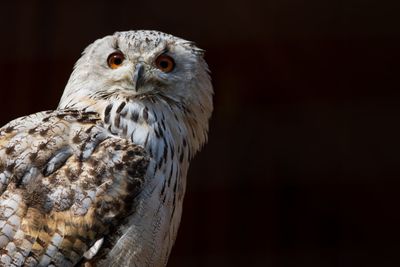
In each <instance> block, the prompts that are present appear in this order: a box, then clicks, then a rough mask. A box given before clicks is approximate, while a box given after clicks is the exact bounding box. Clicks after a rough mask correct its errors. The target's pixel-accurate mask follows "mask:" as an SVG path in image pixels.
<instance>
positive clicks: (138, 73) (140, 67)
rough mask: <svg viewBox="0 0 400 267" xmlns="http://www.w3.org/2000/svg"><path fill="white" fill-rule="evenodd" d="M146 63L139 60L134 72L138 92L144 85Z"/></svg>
mask: <svg viewBox="0 0 400 267" xmlns="http://www.w3.org/2000/svg"><path fill="white" fill-rule="evenodd" d="M144 68H145V66H144V63H142V62H139V63H137V64H136V66H135V71H134V72H133V77H132V80H133V88H134V89H135V91H136V92H138V90H139V88H140V87H141V86H142V85H143V82H144V79H143V74H144Z"/></svg>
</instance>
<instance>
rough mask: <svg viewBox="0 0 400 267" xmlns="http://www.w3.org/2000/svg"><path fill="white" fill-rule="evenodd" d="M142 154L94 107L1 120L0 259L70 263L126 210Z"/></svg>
mask: <svg viewBox="0 0 400 267" xmlns="http://www.w3.org/2000/svg"><path fill="white" fill-rule="evenodd" d="M148 161H149V159H148V157H147V156H146V153H145V151H144V150H143V148H142V147H140V146H137V145H134V144H132V143H131V142H130V141H128V140H126V139H121V138H119V137H115V136H112V135H111V134H110V133H109V132H107V130H105V128H103V127H102V122H101V120H100V118H99V116H98V115H97V114H96V113H94V112H80V111H75V110H58V111H52V112H42V113H37V114H34V115H31V116H28V117H23V118H20V119H17V120H14V121H12V122H11V123H9V124H7V125H6V126H4V127H3V128H2V129H1V130H0V193H1V196H0V265H1V266H74V265H75V264H76V263H77V262H79V261H80V260H81V259H82V256H83V254H84V252H85V251H87V250H88V249H89V248H90V247H91V246H92V245H93V244H94V242H96V241H97V240H99V239H101V238H103V236H104V235H110V234H111V235H112V233H111V232H110V231H113V229H114V226H116V225H118V224H119V223H120V222H121V220H122V219H123V218H124V217H125V216H126V215H127V214H128V213H131V212H132V203H134V198H135V196H136V195H137V194H138V192H140V190H141V187H142V184H143V183H144V182H145V181H144V176H145V172H146V169H147V165H148Z"/></svg>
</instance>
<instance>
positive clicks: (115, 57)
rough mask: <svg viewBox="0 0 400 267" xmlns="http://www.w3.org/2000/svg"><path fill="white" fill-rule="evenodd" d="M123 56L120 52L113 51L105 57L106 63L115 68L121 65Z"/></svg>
mask: <svg viewBox="0 0 400 267" xmlns="http://www.w3.org/2000/svg"><path fill="white" fill-rule="evenodd" d="M124 59H125V56H124V54H122V53H121V52H114V53H112V54H110V55H109V56H108V58H107V64H108V66H109V67H110V68H112V69H116V68H118V67H120V66H121V65H122V62H124Z"/></svg>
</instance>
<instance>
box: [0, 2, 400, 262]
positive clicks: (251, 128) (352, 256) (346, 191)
mask: <svg viewBox="0 0 400 267" xmlns="http://www.w3.org/2000/svg"><path fill="white" fill-rule="evenodd" d="M396 3H398V1H394V0H393V1H391V2H387V1H386V2H385V1H378V0H375V1H371V0H330V1H326V0H310V1H298V0H265V1H261V0H260V1H236V2H235V1H228V0H224V1H216V0H206V1H196V2H189V1H183V0H182V1H175V2H171V1H162V2H161V1H160V2H155V1H143V0H142V1H132V0H131V1H108V2H106V1H65V2H61V1H50V0H49V1H14V2H13V1H3V2H2V3H1V4H0V9H1V10H0V11H1V16H0V36H1V37H0V38H1V42H0V48H1V50H0V51H1V53H0V79H1V81H2V82H1V83H2V85H1V89H0V90H1V94H0V97H1V105H0V122H1V124H2V125H3V124H5V123H6V122H8V121H9V120H11V119H13V118H16V117H18V116H22V115H25V114H29V113H33V112H37V111H41V110H46V109H53V108H55V107H56V106H57V103H58V99H59V98H60V96H61V93H62V91H63V87H64V86H65V84H66V82H67V79H68V77H69V74H70V72H71V70H72V66H73V64H74V62H75V60H77V59H78V57H79V55H80V53H81V51H82V50H83V48H84V47H85V46H86V45H88V44H89V43H91V42H92V41H94V40H95V39H97V38H100V37H102V36H104V35H108V34H112V33H113V32H114V31H117V30H129V29H156V30H161V31H165V32H168V33H172V34H174V35H177V36H180V37H183V38H185V39H189V40H193V41H196V42H197V44H198V45H199V46H200V47H202V48H204V49H206V50H207V53H206V59H207V61H208V63H209V65H210V69H211V71H212V77H213V84H214V87H215V112H214V115H213V118H212V121H211V131H210V136H209V143H208V145H207V146H206V147H205V148H204V150H203V151H202V152H201V153H200V154H199V155H198V156H197V157H196V158H195V160H194V161H193V163H192V166H191V169H190V173H189V184H188V189H187V197H186V202H185V209H184V216H183V220H182V225H181V229H180V232H179V236H178V240H177V243H176V246H175V248H174V250H173V253H172V256H171V259H170V262H169V265H168V266H169V267H181V266H194V267H200V266H209V267H211V266H212V267H214V266H215V267H216V266H218V267H223V266H271V267H275V266H276V267H278V266H307V267H313V266H322V267H324V266H363V267H364V266H385V267H386V266H400V230H399V228H400V216H399V203H400V201H399V190H400V171H399V167H400V164H399V163H400V141H399V138H400V127H399V118H400V106H399V96H400V93H399V89H400V87H399V85H400V83H399V70H400V68H399V60H400V23H399V21H400V20H399V19H398V17H399V13H400V12H399V11H400V4H396Z"/></svg>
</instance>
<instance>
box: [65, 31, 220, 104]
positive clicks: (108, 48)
mask: <svg viewBox="0 0 400 267" xmlns="http://www.w3.org/2000/svg"><path fill="white" fill-rule="evenodd" d="M116 94H118V95H119V96H126V97H132V98H134V97H136V98H138V99H139V98H142V99H143V98H145V97H146V96H148V95H153V96H154V95H160V96H163V97H167V98H169V99H171V100H173V101H176V102H179V103H183V104H188V105H190V104H191V103H193V102H196V101H202V99H201V98H208V99H205V100H206V101H207V102H210V101H211V95H212V87H211V83H210V80H209V76H208V69H207V65H206V63H205V61H204V59H203V53H202V50H200V49H198V48H197V47H195V46H194V45H193V43H191V42H189V41H185V40H183V39H180V38H177V37H175V36H172V35H168V34H164V33H161V32H156V31H128V32H117V33H115V34H114V35H112V36H107V37H104V38H102V39H99V40H97V41H96V42H94V43H93V44H91V45H90V46H89V47H87V48H86V50H85V51H84V53H83V55H82V57H81V58H80V59H79V60H78V62H77V64H76V66H75V70H74V72H73V74H72V75H71V79H70V81H69V83H68V85H67V87H66V90H65V92H64V95H63V99H62V101H61V104H62V103H63V102H64V103H66V101H65V99H66V98H70V96H71V95H74V97H75V98H76V97H77V96H85V97H88V96H89V97H90V98H91V99H95V100H97V99H103V98H109V97H112V96H115V95H116ZM61 104H60V105H61ZM210 104H211V103H210ZM68 106H70V104H69V105H68Z"/></svg>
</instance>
